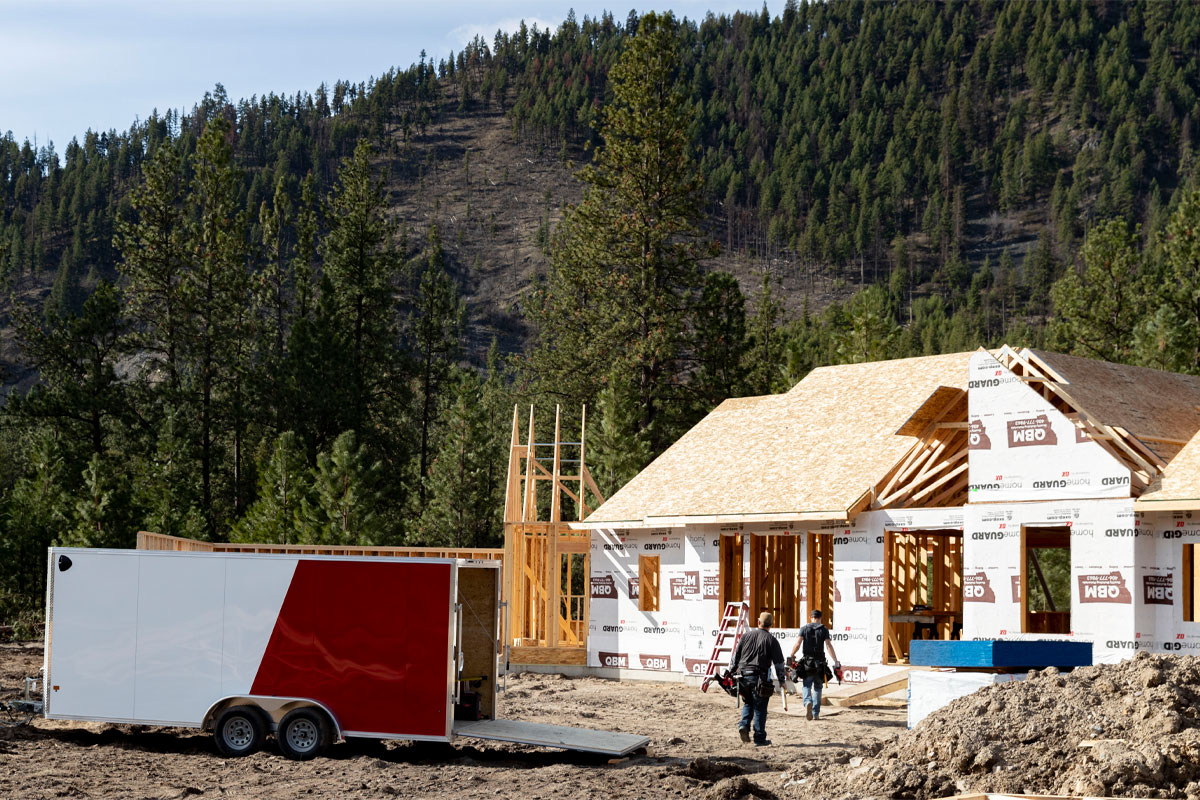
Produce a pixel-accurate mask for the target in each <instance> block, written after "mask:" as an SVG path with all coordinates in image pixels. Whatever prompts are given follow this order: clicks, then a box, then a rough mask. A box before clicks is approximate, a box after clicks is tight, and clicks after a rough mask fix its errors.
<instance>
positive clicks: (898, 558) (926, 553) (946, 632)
mask: <svg viewBox="0 0 1200 800" xmlns="http://www.w3.org/2000/svg"><path fill="white" fill-rule="evenodd" d="M962 543H963V535H962V532H961V531H957V530H954V531H950V530H928V531H905V532H899V531H886V532H885V533H884V545H883V586H882V587H881V588H882V591H883V608H884V621H883V633H884V635H883V663H885V664H895V663H907V662H908V649H909V643H910V642H911V641H912V640H913V639H957V638H959V636H960V635H961V634H962V602H963V574H962ZM865 590H867V591H870V590H871V587H870V586H869V585H867V586H866V587H865Z"/></svg>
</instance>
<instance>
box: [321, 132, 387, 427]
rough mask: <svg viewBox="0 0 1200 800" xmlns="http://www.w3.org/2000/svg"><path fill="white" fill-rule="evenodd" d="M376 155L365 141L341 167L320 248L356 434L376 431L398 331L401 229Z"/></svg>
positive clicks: (349, 416) (349, 413)
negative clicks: (375, 168) (375, 171)
mask: <svg viewBox="0 0 1200 800" xmlns="http://www.w3.org/2000/svg"><path fill="white" fill-rule="evenodd" d="M371 152H372V150H371V146H370V145H369V144H368V143H367V142H366V141H361V142H359V144H358V146H357V147H356V148H355V149H354V155H353V157H351V158H349V159H347V160H346V162H345V163H343V164H342V168H341V170H340V172H339V173H338V182H337V186H336V187H335V189H334V191H333V195H332V196H331V197H330V200H329V208H328V211H327V213H326V219H327V220H328V222H329V232H328V233H327V234H326V236H325V238H324V239H323V240H322V244H321V254H322V256H323V257H324V275H325V278H326V279H327V280H328V284H327V285H328V288H329V291H330V292H331V293H332V298H331V299H332V307H331V308H330V309H329V311H330V312H331V314H332V316H331V317H330V318H329V320H328V321H329V322H330V323H331V324H334V325H336V329H337V330H338V335H339V337H340V338H341V340H342V341H343V342H344V346H345V348H346V352H345V353H344V360H343V359H339V360H341V361H342V363H341V365H340V368H341V370H342V372H343V375H344V378H343V380H344V381H345V382H346V383H347V384H348V387H349V388H348V395H349V397H350V399H351V406H350V408H348V409H347V415H346V418H345V420H344V422H343V426H342V427H344V428H353V429H355V430H366V429H367V428H368V427H369V425H368V423H369V421H371V420H370V417H371V412H372V411H373V410H378V409H375V407H374V406H375V400H376V399H377V398H378V397H379V396H380V395H381V394H383V393H384V392H385V391H386V381H387V377H388V373H389V368H390V362H391V360H392V350H391V348H392V345H393V343H394V337H395V331H396V329H395V323H396V319H395V300H394V292H395V289H394V282H395V279H396V267H397V258H396V252H395V249H394V247H393V229H394V226H393V224H392V223H391V221H390V220H389V219H388V217H387V215H386V213H385V211H386V209H387V202H386V199H385V197H384V191H383V181H381V180H376V179H375V178H374V177H373V176H372V174H371V173H372V171H371Z"/></svg>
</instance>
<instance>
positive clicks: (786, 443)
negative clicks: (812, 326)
mask: <svg viewBox="0 0 1200 800" xmlns="http://www.w3.org/2000/svg"><path fill="white" fill-rule="evenodd" d="M971 355H972V354H971V353H953V354H949V355H942V356H927V357H921V358H906V359H900V360H896V361H879V362H873V363H867V364H843V365H839V366H833V367H820V368H818V369H815V370H813V371H812V372H810V373H809V374H808V375H807V376H806V377H805V378H804V380H802V381H800V383H798V384H796V385H795V386H794V387H793V388H792V389H791V391H789V392H787V393H786V394H780V395H768V396H764V397H755V398H740V399H736V400H727V401H725V402H724V403H722V404H721V405H720V406H718V407H717V408H716V409H715V410H714V411H713V412H712V413H710V414H709V415H708V416H707V417H705V418H704V419H703V420H701V421H700V422H699V423H698V424H697V425H696V426H695V427H694V428H692V429H691V430H690V431H688V432H687V433H686V434H684V435H683V437H681V438H680V439H679V441H677V442H676V443H675V444H673V445H672V446H671V447H670V448H668V449H667V451H666V452H664V453H663V454H662V455H661V456H659V457H658V458H657V459H655V460H654V462H653V463H651V464H650V466H648V467H646V468H645V469H644V470H642V471H641V472H640V473H639V474H638V475H637V476H636V477H635V478H633V480H631V481H630V482H629V483H627V484H626V485H625V486H624V487H622V488H621V489H620V490H619V491H618V492H617V493H616V494H614V495H613V496H612V497H611V498H609V500H608V502H606V503H604V505H602V506H601V507H600V508H599V509H597V510H596V511H595V512H593V513H592V514H591V516H589V517H588V518H587V520H586V524H587V525H588V526H589V527H592V526H597V525H598V524H612V525H614V526H616V527H620V523H626V524H633V525H649V524H654V523H658V524H663V523H669V522H672V521H680V522H683V521H688V520H693V521H701V520H704V521H713V522H719V521H725V520H726V519H730V518H737V519H739V520H740V521H745V522H753V521H754V520H755V519H756V518H757V519H760V520H761V519H764V518H766V517H769V516H774V517H775V518H795V519H804V518H809V519H841V518H844V517H845V514H846V511H847V509H848V508H849V507H850V506H851V505H852V504H853V503H854V501H855V500H857V499H858V498H859V497H860V496H861V495H862V493H863V492H865V491H867V490H868V489H870V488H871V487H872V486H873V485H874V484H875V483H876V482H877V481H878V480H879V479H880V478H881V477H883V475H884V474H885V473H886V472H887V471H888V470H889V469H890V468H891V467H893V466H894V465H895V464H896V462H897V461H898V460H899V459H900V458H901V457H902V456H903V455H904V453H905V452H907V450H908V449H909V448H910V447H912V444H913V439H912V438H911V437H909V436H899V435H896V433H895V431H897V430H898V429H899V428H900V427H901V426H902V425H904V424H905V422H906V421H907V420H908V419H909V418H910V417H911V416H912V415H913V413H914V411H915V410H916V409H919V408H921V406H922V404H924V403H925V401H926V400H927V399H928V398H929V397H930V395H931V394H933V393H934V392H935V390H937V389H938V387H956V388H959V389H965V388H966V382H967V361H968V359H970V357H971Z"/></svg>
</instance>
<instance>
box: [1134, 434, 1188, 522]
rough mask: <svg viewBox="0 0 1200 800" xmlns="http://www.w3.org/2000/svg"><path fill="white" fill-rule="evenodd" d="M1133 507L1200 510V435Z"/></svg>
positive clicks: (1174, 459)
mask: <svg viewBox="0 0 1200 800" xmlns="http://www.w3.org/2000/svg"><path fill="white" fill-rule="evenodd" d="M1133 505H1134V508H1137V509H1139V510H1141V511H1154V510H1171V509H1172V508H1178V509H1184V508H1187V509H1195V508H1200V433H1197V434H1196V435H1195V436H1193V437H1192V439H1191V441H1189V442H1188V443H1187V444H1186V445H1184V447H1183V449H1182V450H1180V451H1179V454H1178V455H1176V456H1175V457H1174V458H1173V459H1171V461H1170V463H1168V464H1167V468H1166V469H1165V470H1163V473H1162V475H1160V476H1159V477H1158V478H1157V479H1155V481H1154V482H1153V483H1151V484H1150V486H1149V487H1147V489H1146V491H1144V492H1142V496H1141V497H1139V498H1138V499H1137V500H1136V501H1134V504H1133Z"/></svg>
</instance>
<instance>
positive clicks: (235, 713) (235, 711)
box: [213, 706, 267, 758]
mask: <svg viewBox="0 0 1200 800" xmlns="http://www.w3.org/2000/svg"><path fill="white" fill-rule="evenodd" d="M213 738H214V739H216V740H217V750H219V751H220V753H221V755H223V756H227V757H229V758H239V757H241V756H248V755H250V754H251V753H254V752H256V751H257V750H258V749H259V748H260V747H262V744H263V741H264V740H265V739H266V738H267V721H266V720H265V719H263V715H262V712H261V711H259V710H258V708H257V707H255V706H232V707H230V708H227V709H225V710H224V711H222V712H221V714H220V716H218V717H217V722H216V724H215V725H213Z"/></svg>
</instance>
